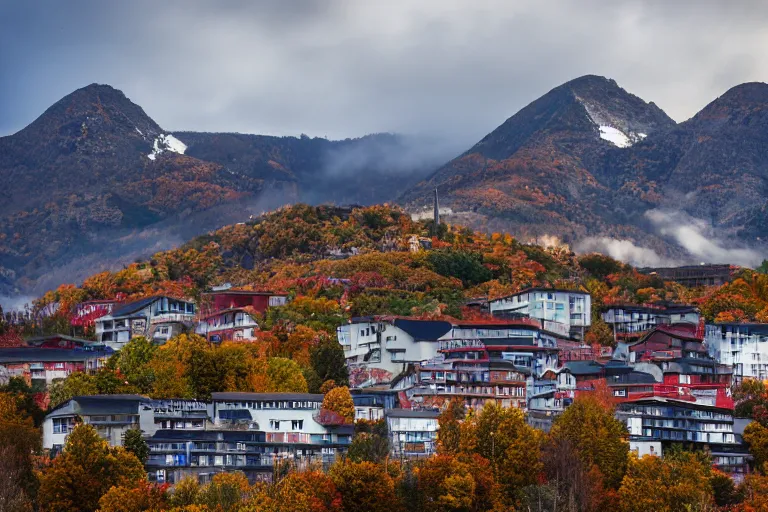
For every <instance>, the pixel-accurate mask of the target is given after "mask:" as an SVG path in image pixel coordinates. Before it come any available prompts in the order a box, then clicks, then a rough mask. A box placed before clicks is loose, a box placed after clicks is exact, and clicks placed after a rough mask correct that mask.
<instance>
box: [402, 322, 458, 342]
mask: <svg viewBox="0 0 768 512" xmlns="http://www.w3.org/2000/svg"><path fill="white" fill-rule="evenodd" d="M395 327H398V328H399V329H402V330H403V331H405V332H407V333H408V334H410V335H411V336H412V337H413V339H415V340H437V339H439V338H440V337H441V336H444V335H445V334H446V333H448V331H450V330H451V327H452V325H451V323H450V322H446V321H444V320H409V319H405V318H396V319H395Z"/></svg>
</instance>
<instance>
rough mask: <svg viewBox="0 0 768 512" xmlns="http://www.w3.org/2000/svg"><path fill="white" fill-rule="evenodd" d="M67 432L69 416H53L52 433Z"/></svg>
mask: <svg viewBox="0 0 768 512" xmlns="http://www.w3.org/2000/svg"><path fill="white" fill-rule="evenodd" d="M67 432H69V418H53V433H54V434H66V433H67Z"/></svg>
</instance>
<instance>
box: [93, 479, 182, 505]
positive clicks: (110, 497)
mask: <svg viewBox="0 0 768 512" xmlns="http://www.w3.org/2000/svg"><path fill="white" fill-rule="evenodd" d="M166 487H167V486H164V485H157V484H152V483H150V482H148V481H147V480H139V481H138V482H136V483H135V484H133V485H130V486H121V487H112V488H111V489H109V490H108V491H107V493H106V494H105V495H104V496H102V497H101V499H99V512H145V511H149V510H151V511H154V510H158V511H159V510H167V509H168V493H167V490H166Z"/></svg>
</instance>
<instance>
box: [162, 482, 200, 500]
mask: <svg viewBox="0 0 768 512" xmlns="http://www.w3.org/2000/svg"><path fill="white" fill-rule="evenodd" d="M199 494H200V483H199V482H198V480H197V477H196V476H193V475H188V476H185V477H184V478H182V479H181V480H179V481H178V482H177V483H176V485H175V486H173V489H172V491H171V495H170V497H169V498H168V501H169V503H170V505H171V506H173V507H186V506H188V505H194V504H195V503H197V501H198V500H197V497H198V495H199Z"/></svg>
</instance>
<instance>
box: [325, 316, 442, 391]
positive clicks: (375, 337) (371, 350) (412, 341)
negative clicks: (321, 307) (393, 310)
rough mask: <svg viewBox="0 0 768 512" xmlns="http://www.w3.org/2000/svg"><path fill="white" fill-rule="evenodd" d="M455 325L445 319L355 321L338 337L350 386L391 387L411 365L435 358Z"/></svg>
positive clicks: (377, 318)
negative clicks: (345, 361) (394, 380)
mask: <svg viewBox="0 0 768 512" xmlns="http://www.w3.org/2000/svg"><path fill="white" fill-rule="evenodd" d="M451 328H452V325H451V323H450V322H446V321H443V320H411V319H406V318H392V317H389V318H387V317H365V318H353V319H352V321H351V322H350V323H348V324H345V325H342V326H340V327H339V328H338V329H337V330H336V334H337V337H338V340H339V343H340V344H341V346H342V348H343V349H344V357H345V358H346V360H347V366H348V367H349V382H350V386H351V387H357V388H361V387H368V386H374V385H377V384H389V383H391V382H392V380H393V379H394V378H395V377H397V376H398V375H399V374H400V373H401V372H403V371H404V370H405V369H406V368H407V366H408V365H409V364H416V363H420V362H422V361H427V360H430V359H434V358H435V357H436V356H437V353H438V349H439V343H438V341H439V340H441V339H448V337H449V336H450V332H451Z"/></svg>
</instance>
